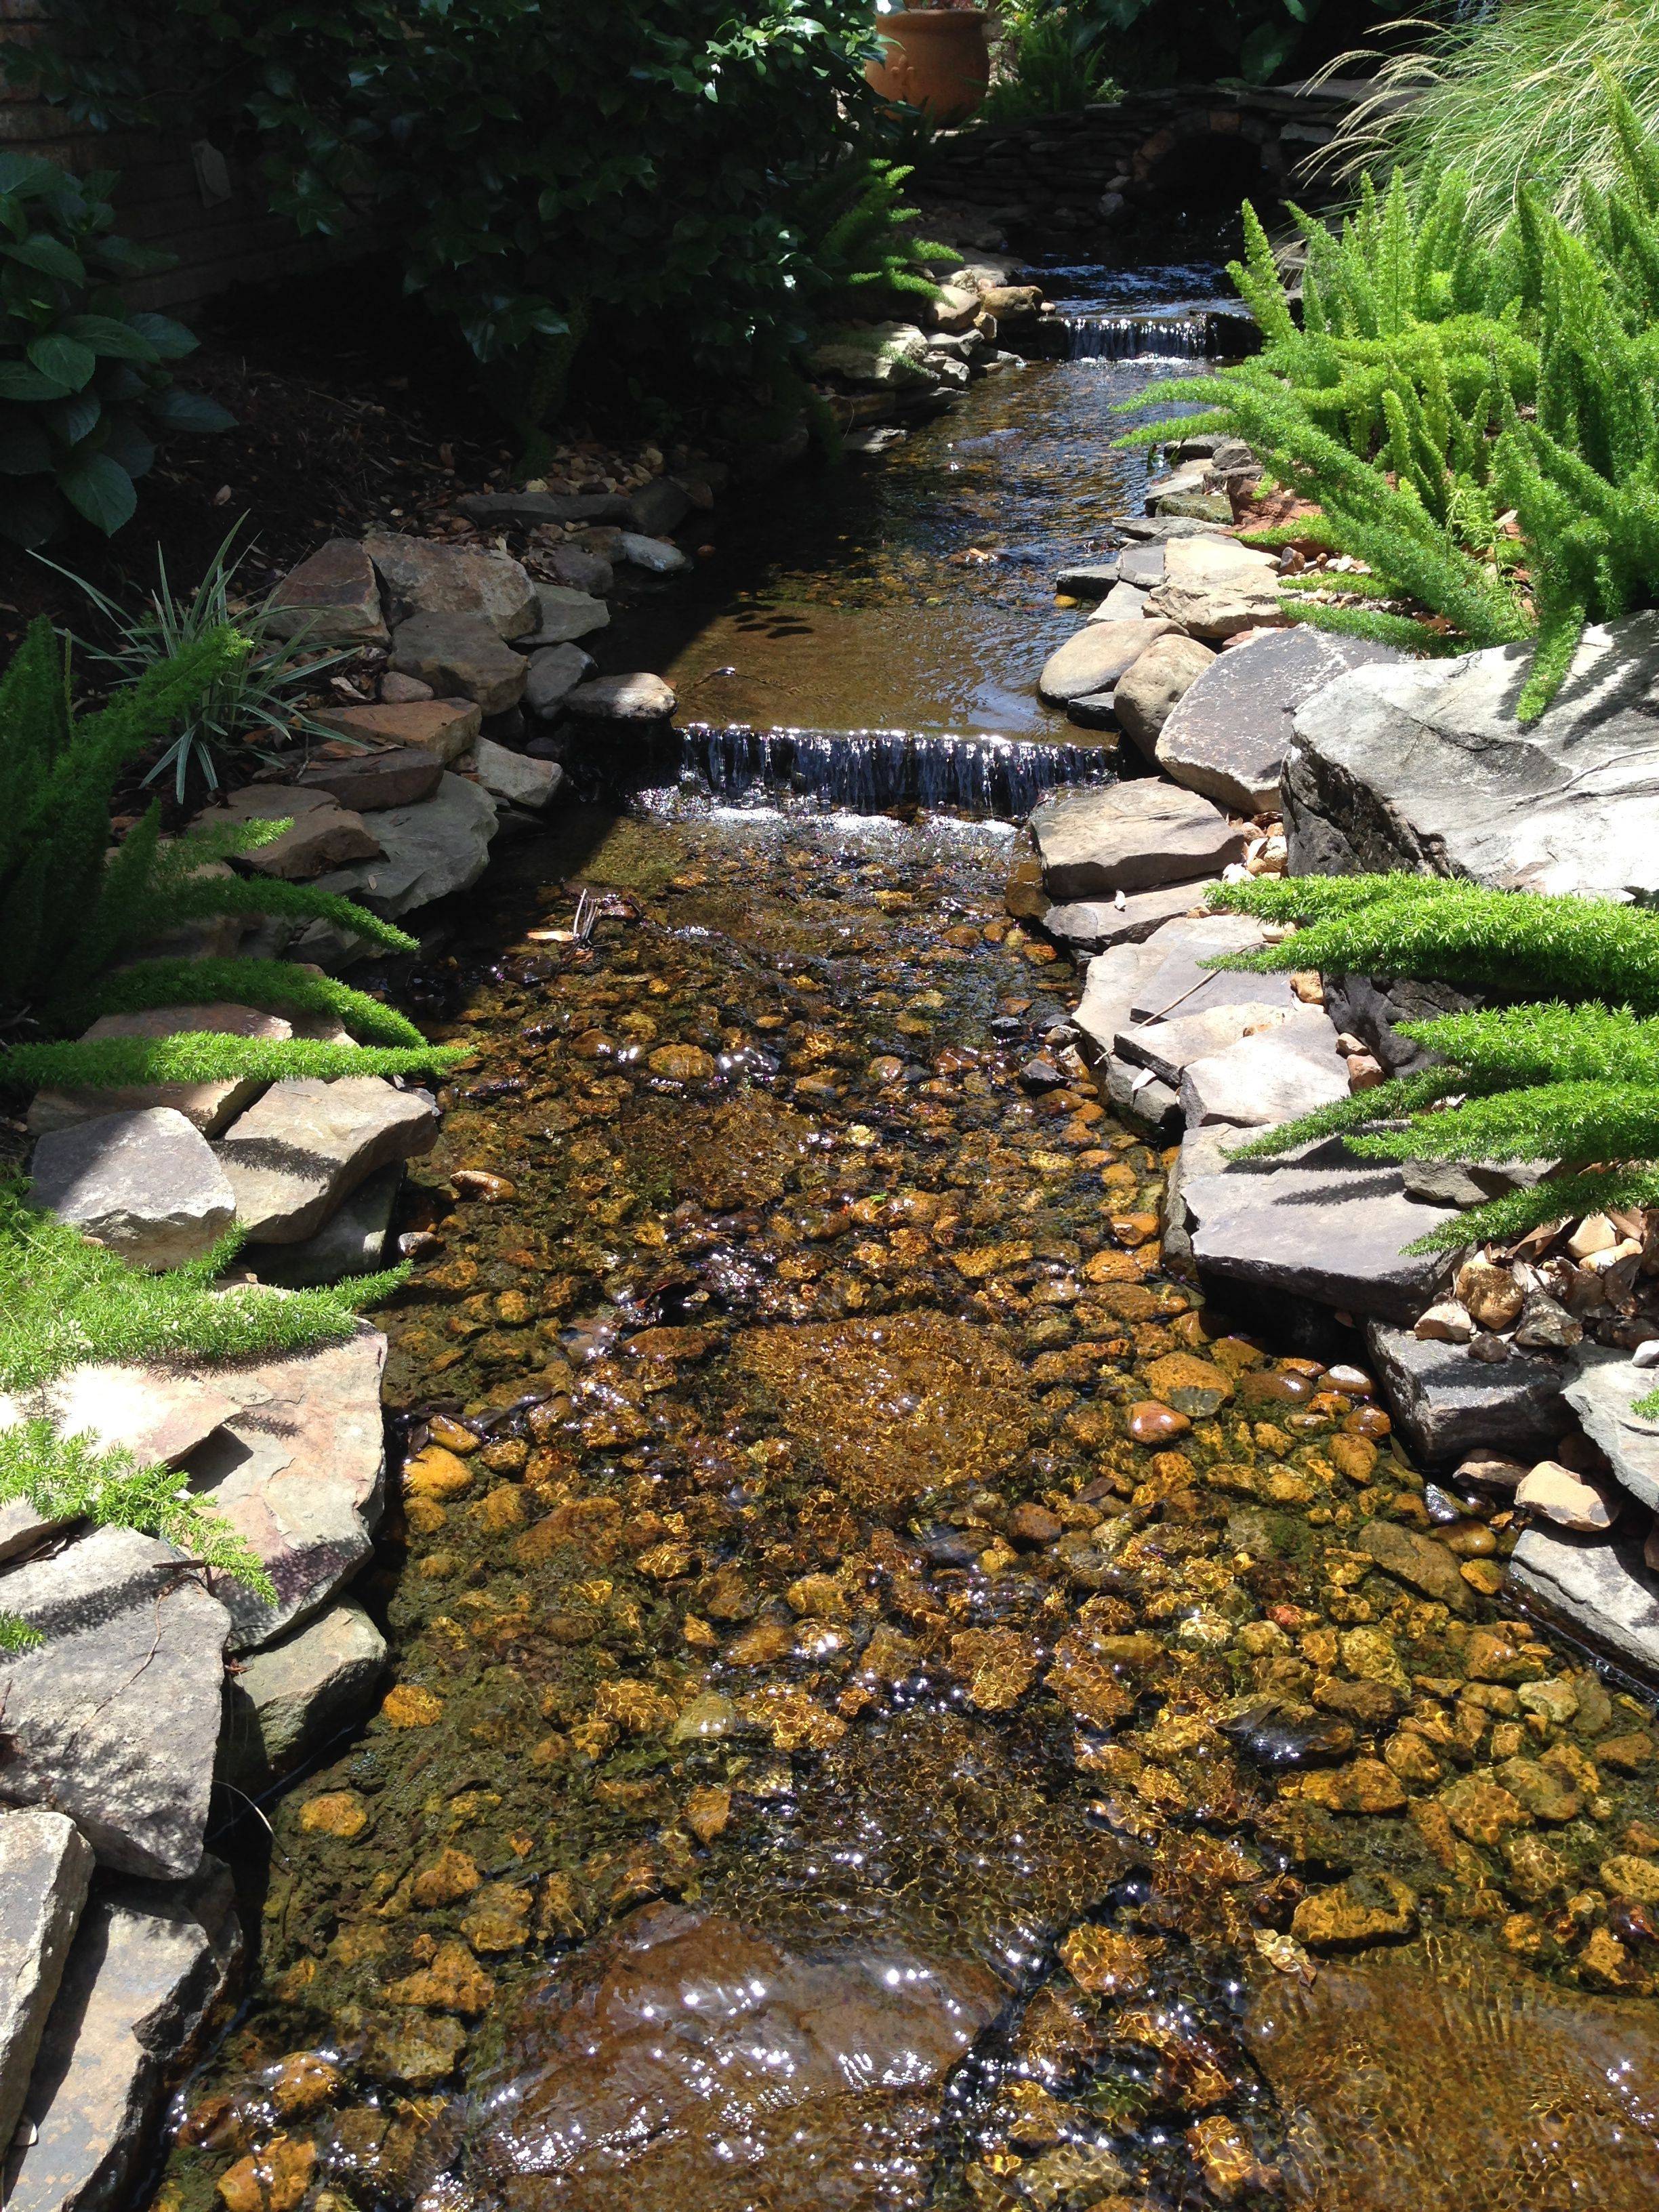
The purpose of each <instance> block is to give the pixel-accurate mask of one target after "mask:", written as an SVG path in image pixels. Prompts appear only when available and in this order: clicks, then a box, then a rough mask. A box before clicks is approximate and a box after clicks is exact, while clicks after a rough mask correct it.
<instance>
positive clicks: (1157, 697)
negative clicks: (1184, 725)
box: [1116, 630, 1216, 783]
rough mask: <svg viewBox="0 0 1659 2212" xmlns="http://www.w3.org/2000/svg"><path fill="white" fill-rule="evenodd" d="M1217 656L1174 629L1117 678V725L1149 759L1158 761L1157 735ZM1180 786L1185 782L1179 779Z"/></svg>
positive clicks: (1204, 646)
mask: <svg viewBox="0 0 1659 2212" xmlns="http://www.w3.org/2000/svg"><path fill="white" fill-rule="evenodd" d="M1215 657H1216V656H1215V653H1213V651H1212V649H1211V647H1208V646H1207V645H1203V644H1200V641H1199V640H1198V639H1197V638H1195V637H1182V635H1181V634H1180V632H1179V631H1177V630H1172V631H1171V632H1170V635H1168V636H1167V637H1161V638H1159V639H1158V642H1157V644H1156V645H1153V646H1150V647H1148V648H1147V650H1146V652H1145V653H1142V654H1141V656H1140V658H1139V660H1137V661H1136V662H1135V664H1134V665H1133V668H1130V669H1127V670H1126V671H1125V672H1124V674H1123V675H1122V676H1121V677H1120V678H1119V679H1118V685H1117V692H1116V711H1117V720H1118V726H1119V727H1120V728H1121V730H1122V732H1123V733H1124V735H1125V736H1126V737H1127V738H1133V741H1134V743H1135V744H1137V745H1138V746H1139V749H1140V750H1141V752H1142V753H1143V754H1144V755H1145V757H1146V758H1147V759H1148V760H1152V759H1154V758H1156V757H1157V749H1158V734H1159V732H1161V731H1162V729H1163V727H1164V724H1165V722H1167V721H1168V720H1169V719H1170V715H1171V714H1173V713H1174V712H1175V710H1176V708H1177V707H1178V706H1179V704H1180V702H1181V701H1182V698H1183V697H1184V696H1185V695H1186V694H1187V692H1188V690H1190V689H1191V688H1192V686H1193V685H1194V684H1196V683H1197V682H1198V680H1199V678H1200V677H1201V676H1202V675H1203V674H1204V671H1206V669H1207V668H1208V667H1209V665H1210V664H1211V662H1212V661H1213V660H1214V659H1215ZM1182 781H1185V779H1184V778H1183V777H1180V776H1177V777H1176V782H1177V783H1179V782H1182Z"/></svg>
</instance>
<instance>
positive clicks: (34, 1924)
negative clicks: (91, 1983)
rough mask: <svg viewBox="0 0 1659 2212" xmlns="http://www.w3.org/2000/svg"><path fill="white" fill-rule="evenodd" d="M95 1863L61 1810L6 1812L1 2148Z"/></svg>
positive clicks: (19, 2105) (0, 1933)
mask: <svg viewBox="0 0 1659 2212" xmlns="http://www.w3.org/2000/svg"><path fill="white" fill-rule="evenodd" d="M94 1863H95V1861H94V1857H93V1850H92V1845H91V1844H89V1843H88V1841H87V1839H86V1838H85V1837H84V1836H83V1835H82V1833H81V1831H80V1830H79V1829H78V1828H77V1827H76V1825H75V1823H74V1822H73V1821H72V1820H65V1819H64V1815H63V1814H61V1813H46V1812H40V1811H33V1812H23V1813H0V2149H3V2147H4V2146H6V2145H8V2144H9V2143H10V2142H11V2139H12V2137H13V2136H15V2134H16V2132H17V2123H18V2121H19V2119H20V2118H21V2117H22V2112H23V2097H24V2093H25V2091H26V2090H27V2087H28V2084H29V2075H30V2073H31V2072H32V2071H33V2066H34V2056H35V2053H36V2051H38V2050H39V2049H40V2039H41V2037H42V2035H44V2033H46V2015H48V2014H49V2013H50V2012H51V2010H52V1999H53V1998H54V1997H55V1996H57V1994H58V1984H59V1983H60V1982H61V1981H62V1979H63V1978H64V1966H65V1964H66V1963H67V1961H68V1959H69V1951H70V1941H71V1939H72V1937H73V1936H74V1934H75V1930H76V1923H78V1922H79V1920H80V1917H81V1908H82V1905H84V1904H85V1903H86V1899H87V1887H88V1883H89V1882H90V1881H91V1880H92V1869H93V1867H94Z"/></svg>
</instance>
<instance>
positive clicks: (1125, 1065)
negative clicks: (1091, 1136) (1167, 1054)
mask: <svg viewBox="0 0 1659 2212" xmlns="http://www.w3.org/2000/svg"><path fill="white" fill-rule="evenodd" d="M1106 1099H1107V1103H1108V1104H1109V1106H1110V1107H1111V1109H1112V1111H1113V1112H1114V1113H1115V1114H1117V1115H1123V1116H1124V1117H1126V1118H1127V1119H1128V1120H1129V1121H1138V1122H1140V1123H1142V1124H1143V1125H1144V1126H1145V1127H1147V1128H1150V1129H1155V1130H1157V1131H1158V1133H1159V1135H1160V1136H1164V1135H1168V1136H1171V1137H1172V1136H1174V1135H1175V1133H1176V1131H1177V1130H1178V1129H1179V1128H1180V1127H1181V1101H1180V1099H1179V1097H1177V1096H1176V1093H1175V1092H1174V1091H1172V1090H1171V1089H1170V1085H1168V1084H1167V1083H1165V1082H1164V1081H1163V1080H1162V1079H1161V1078H1160V1077H1158V1076H1157V1075H1154V1074H1153V1073H1152V1069H1151V1068H1150V1067H1139V1066H1136V1065H1135V1064H1134V1063H1133V1061H1132V1060H1119V1059H1117V1058H1116V1057H1115V1056H1114V1057H1113V1058H1112V1059H1109V1060H1108V1061H1107V1062H1106Z"/></svg>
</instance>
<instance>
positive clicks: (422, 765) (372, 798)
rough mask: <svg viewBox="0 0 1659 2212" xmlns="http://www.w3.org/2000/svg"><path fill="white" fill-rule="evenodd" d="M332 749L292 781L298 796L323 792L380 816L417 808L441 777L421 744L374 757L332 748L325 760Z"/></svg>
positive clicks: (440, 767) (438, 763)
mask: <svg viewBox="0 0 1659 2212" xmlns="http://www.w3.org/2000/svg"><path fill="white" fill-rule="evenodd" d="M474 712H475V713H476V712H477V709H476V708H475V709H474ZM480 719H482V717H481V718H480ZM336 750H338V752H339V754H340V756H341V757H337V758H330V757H324V756H325V755H331V754H333V753H334V752H335V751H336ZM443 772H444V764H443V761H442V759H441V757H440V756H439V755H438V754H437V753H435V752H433V751H431V750H428V748H427V747H426V746H424V745H388V746H387V747H386V749H385V750H379V749H376V750H374V751H373V752H349V751H347V750H346V749H345V748H344V747H343V746H341V747H339V748H338V749H336V748H335V747H333V746H326V747H325V748H323V750H322V753H320V754H318V755H313V757H312V759H311V761H310V762H309V763H307V766H306V767H304V768H302V769H301V770H300V773H299V775H298V776H297V778H296V779H295V781H296V782H297V783H298V785H299V787H300V788H301V790H302V791H321V792H326V793H327V794H328V796H329V797H330V798H331V799H334V800H335V801H336V802H337V804H338V805H341V806H343V807H349V809H350V810H351V811H352V812H353V813H355V814H383V813H384V812H385V811H386V809H387V808H388V807H389V806H418V805H420V803H421V801H422V799H430V798H431V796H432V794H433V793H434V792H435V790H436V789H437V788H438V779H439V777H440V776H441V775H442V774H443ZM375 849H376V851H377V852H378V851H379V849H380V848H379V847H378V846H377V847H376V848H375Z"/></svg>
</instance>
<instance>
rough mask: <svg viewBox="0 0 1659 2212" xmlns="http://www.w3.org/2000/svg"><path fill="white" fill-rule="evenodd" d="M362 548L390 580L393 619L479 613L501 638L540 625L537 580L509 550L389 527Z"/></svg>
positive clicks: (519, 634)
mask: <svg viewBox="0 0 1659 2212" xmlns="http://www.w3.org/2000/svg"><path fill="white" fill-rule="evenodd" d="M363 550H364V551H365V552H366V553H367V554H368V557H369V559H370V560H371V561H372V562H374V567H375V569H376V571H377V572H378V574H379V575H380V581H381V583H382V584H383V585H384V586H386V599H387V600H388V602H389V604H390V605H391V607H392V616H393V619H394V620H397V621H402V620H404V619H405V618H406V617H409V616H410V615H481V616H482V617H483V619H484V620H485V621H486V622H487V623H489V626H490V628H491V629H493V630H494V632H495V635H496V636H497V637H502V638H508V637H522V636H523V635H525V633H526V630H532V629H534V628H535V627H536V586H534V585H533V584H532V582H531V580H530V578H529V576H528V574H526V571H525V569H524V568H522V567H521V566H520V563H519V562H517V561H514V560H513V558H512V557H511V556H510V555H508V554H506V553H482V552H477V551H475V550H472V549H471V547H465V546H459V545H441V544H439V543H438V542H437V540H436V539H435V538H406V537H403V536H400V535H399V534H398V533H397V532H390V531H389V532H386V534H385V535H383V536H380V537H376V538H368V539H367V540H365V542H364V546H363ZM405 672H406V673H411V672H412V673H414V674H416V675H418V674H419V673H420V671H419V670H415V671H405Z"/></svg>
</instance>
